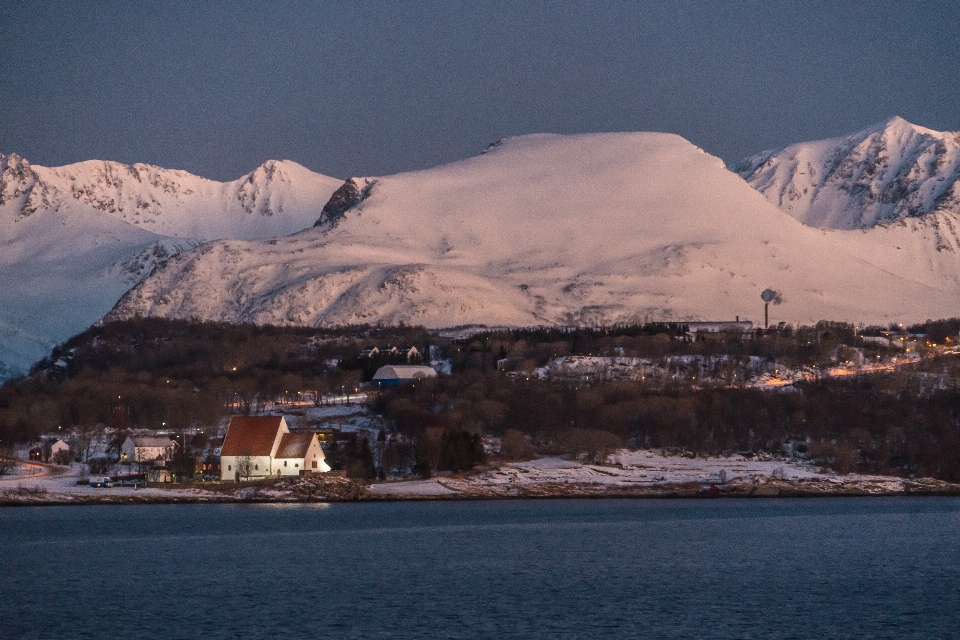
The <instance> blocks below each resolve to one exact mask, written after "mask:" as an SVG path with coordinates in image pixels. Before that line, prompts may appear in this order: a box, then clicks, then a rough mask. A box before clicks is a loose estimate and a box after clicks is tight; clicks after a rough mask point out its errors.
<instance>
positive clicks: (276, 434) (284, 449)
mask: <svg viewBox="0 0 960 640" xmlns="http://www.w3.org/2000/svg"><path fill="white" fill-rule="evenodd" d="M326 471H330V467H329V466H328V465H327V463H326V462H325V458H324V455H323V449H321V448H320V441H319V440H318V439H317V436H316V435H315V434H313V433H290V428H289V427H288V426H287V422H286V420H284V419H283V417H282V416H263V417H235V418H233V419H232V420H231V421H230V426H229V427H228V428H227V437H226V438H224V440H223V447H222V448H221V449H220V479H221V480H235V481H236V482H240V481H241V480H253V479H258V478H266V477H270V476H297V475H303V474H305V473H324V472H326Z"/></svg>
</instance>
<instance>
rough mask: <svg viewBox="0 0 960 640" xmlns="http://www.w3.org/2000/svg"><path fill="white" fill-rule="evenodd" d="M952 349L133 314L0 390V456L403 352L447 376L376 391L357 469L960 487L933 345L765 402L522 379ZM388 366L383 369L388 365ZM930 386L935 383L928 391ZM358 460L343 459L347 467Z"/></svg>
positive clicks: (682, 389) (334, 379) (824, 336)
mask: <svg viewBox="0 0 960 640" xmlns="http://www.w3.org/2000/svg"><path fill="white" fill-rule="evenodd" d="M881 331H887V332H890V331H903V332H909V333H910V334H912V335H913V336H918V335H922V336H923V338H922V343H923V344H924V345H927V344H931V343H932V342H933V341H935V342H936V343H938V344H941V345H942V344H949V343H950V341H956V340H957V337H958V332H960V320H957V319H951V320H939V321H935V322H928V323H924V324H921V325H915V326H911V327H907V328H901V327H899V326H894V327H873V328H866V329H864V328H859V329H858V328H855V327H853V326H852V325H848V324H843V323H834V322H821V323H818V324H817V325H816V326H812V327H798V328H794V327H790V326H780V327H777V328H774V329H771V330H758V331H754V332H752V333H750V334H747V335H728V336H716V337H713V338H712V339H706V340H704V339H690V337H689V336H688V335H687V334H686V331H685V327H684V326H683V325H682V324H659V323H652V324H646V325H631V326H620V327H599V328H593V327H591V328H576V329H573V328H571V329H556V328H544V329H517V330H498V331H487V332H476V333H471V332H468V331H463V332H459V333H458V335H447V336H444V335H440V334H437V333H435V332H429V331H427V330H425V329H423V328H419V327H403V326H401V327H370V326H357V327H343V328H336V329H317V328H293V327H269V326H266V327H264V326H252V325H229V324H220V323H200V322H189V321H168V320H160V319H136V320H130V321H123V322H116V323H109V324H104V325H102V326H95V327H92V328H90V329H89V330H87V331H85V332H84V333H81V334H79V335H77V336H75V337H74V338H72V339H70V340H69V341H67V342H66V343H64V344H63V345H60V346H58V347H57V348H56V349H54V350H53V352H52V353H51V354H50V356H49V357H48V358H46V359H44V360H42V361H40V362H38V363H37V364H36V365H35V366H34V367H33V369H32V370H31V373H30V375H28V376H25V377H23V378H20V379H16V380H11V381H8V382H6V383H5V384H4V385H3V386H2V387H0V444H6V445H10V444H13V443H21V442H27V441H32V440H35V439H36V438H37V437H38V436H39V435H41V434H46V433H51V432H53V433H57V432H65V431H69V432H81V433H83V432H90V431H93V430H97V429H102V430H112V431H115V432H121V431H126V430H129V429H131V428H150V429H159V428H161V426H163V427H165V428H167V429H172V430H177V429H181V430H182V429H188V428H193V427H197V426H207V425H214V424H217V423H218V422H219V421H220V420H221V419H222V418H223V417H225V416H228V415H231V414H251V413H257V412H259V411H261V410H262V409H263V406H264V404H265V403H266V401H267V400H269V401H271V402H274V401H277V402H284V401H285V400H286V401H291V402H292V401H294V400H299V401H304V400H308V399H309V400H313V401H316V402H321V401H322V398H323V397H324V396H330V395H331V394H332V395H336V394H337V393H341V392H343V390H344V389H358V388H361V385H362V384H363V382H364V381H366V380H369V378H370V377H371V376H372V373H373V371H375V369H376V367H377V366H379V365H381V364H385V363H390V362H392V361H394V360H395V357H392V356H384V355H380V356H377V358H375V359H370V358H366V357H365V356H363V357H362V356H361V351H362V350H364V349H368V348H370V347H373V346H377V347H379V348H381V349H383V348H384V347H389V346H397V347H399V348H409V347H416V349H417V351H418V352H420V353H421V354H429V356H430V357H432V358H434V359H435V360H444V361H446V362H447V363H448V365H449V370H450V372H451V373H450V374H449V375H441V376H439V377H437V378H435V379H431V380H424V381H422V382H419V383H417V384H414V385H407V386H400V387H396V388H394V389H391V390H388V391H384V392H381V393H378V394H372V395H374V396H375V397H374V398H373V401H372V403H371V406H370V408H371V410H372V411H374V412H376V413H378V414H379V415H381V416H382V417H383V418H384V420H385V422H386V424H388V425H389V428H388V429H387V431H388V433H382V434H381V436H380V437H381V439H382V440H381V442H380V443H379V444H378V443H367V444H368V446H367V449H366V450H364V448H363V445H356V446H354V445H351V447H352V449H350V450H346V449H344V450H339V451H336V452H335V455H334V458H338V457H339V458H342V459H340V460H338V462H339V463H340V465H341V466H343V467H348V466H349V465H350V464H352V463H354V462H356V461H357V460H361V461H362V462H363V468H364V470H365V471H364V473H366V474H368V475H371V476H372V475H381V476H382V475H386V474H390V473H396V472H397V471H415V472H416V473H420V474H424V475H425V474H428V473H430V472H432V471H436V470H444V469H446V470H453V471H461V470H464V469H468V468H470V467H471V466H473V465H475V464H478V463H481V462H483V460H484V459H485V458H486V456H485V454H484V448H483V446H482V440H483V439H484V438H497V439H499V442H500V455H501V456H502V457H504V458H512V459H520V458H526V457H531V456H535V455H543V454H566V455H574V456H586V457H587V458H590V459H594V460H602V459H603V458H604V457H605V455H606V454H607V453H608V452H610V451H612V450H613V449H615V448H617V447H621V446H629V447H654V448H666V449H670V450H675V451H676V452H678V453H684V454H685V455H724V454H730V453H743V454H746V455H751V454H752V453H759V452H765V453H774V454H777V453H787V452H793V453H798V454H800V455H803V456H809V457H810V458H812V459H814V460H816V461H819V462H820V463H822V464H824V465H828V466H831V467H833V468H835V469H836V470H838V471H841V472H849V471H863V472H877V473H891V474H897V475H924V476H933V477H937V478H941V479H945V480H952V481H960V464H958V462H957V461H958V460H960V384H958V381H960V364H958V363H957V356H956V355H953V354H950V353H942V352H941V351H936V350H933V349H930V350H928V352H926V353H925V356H926V357H924V359H922V360H920V361H918V362H914V363H911V364H907V365H904V366H901V367H898V368H896V369H895V370H892V371H885V372H873V373H869V374H862V375H852V376H847V377H842V378H823V379H818V380H810V381H804V382H798V383H796V384H793V385H791V386H790V387H789V388H788V389H787V390H779V391H778V390H768V389H757V388H749V387H744V386H742V385H732V384H727V383H721V382H715V383H713V384H708V383H705V382H702V381H701V382H695V381H692V380H689V379H681V378H678V379H668V380H663V379H661V380H658V381H652V380H649V381H642V380H613V381H592V382H588V381H585V380H583V379H577V378H562V379H561V378H552V377H549V376H547V377H537V376H533V375H529V373H530V372H531V371H533V370H534V369H535V368H536V367H542V366H543V365H545V364H546V363H548V362H549V361H551V360H552V359H555V358H558V357H561V356H568V355H584V356H589V355H595V356H596V355H604V356H612V355H616V356H622V357H634V358H640V357H646V358H659V357H666V356H671V355H717V354H723V355H726V356H730V357H731V358H734V359H736V358H750V357H753V358H761V359H768V360H770V361H772V362H773V361H775V362H778V363H784V364H785V365H789V366H801V365H817V364H819V365H822V366H829V365H830V364H831V363H835V362H837V361H838V360H839V359H841V358H843V357H845V355H844V354H845V353H846V352H847V351H850V350H859V351H860V352H862V353H865V354H866V355H868V356H869V357H874V355H873V354H876V355H877V356H883V357H886V356H887V355H889V354H887V353H886V352H885V350H887V349H888V347H884V346H882V345H878V344H877V343H875V342H872V341H869V340H867V341H865V340H864V336H865V335H869V334H878V333H879V332H881ZM391 358H393V360H392V359H391ZM931 380H935V381H936V383H935V384H934V383H932V382H931ZM355 466H356V465H355Z"/></svg>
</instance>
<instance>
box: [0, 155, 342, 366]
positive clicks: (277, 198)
mask: <svg viewBox="0 0 960 640" xmlns="http://www.w3.org/2000/svg"><path fill="white" fill-rule="evenodd" d="M340 184H341V181H340V180H337V179H335V178H330V177H327V176H322V175H320V174H314V173H312V172H310V171H308V170H307V169H305V168H303V167H301V166H300V165H297V164H296V163H293V162H289V161H268V162H266V163H264V164H263V165H261V166H260V167H258V168H257V169H255V170H254V171H252V172H250V173H248V174H246V175H244V176H242V177H241V178H239V179H237V180H234V181H232V182H223V183H221V182H215V181H212V180H207V179H205V178H200V177H199V176H194V175H192V174H190V173H187V172H186V171H179V170H168V169H163V168H162V167H156V166H153V165H146V164H133V165H124V164H121V163H116V162H109V161H102V160H91V161H85V162H80V163H75V164H71V165H66V166H63V167H54V168H48V167H42V166H37V165H31V164H30V163H29V162H28V161H27V160H25V159H24V158H22V157H20V156H19V155H17V154H9V155H3V154H0V282H2V283H3V287H0V379H3V378H6V377H10V376H11V375H14V374H15V373H19V372H23V371H25V369H26V367H28V366H29V365H30V364H32V363H33V362H34V361H36V360H38V359H39V358H40V357H42V356H43V355H45V354H46V353H48V352H49V349H50V348H51V347H52V346H53V345H54V344H56V343H57V342H60V341H62V340H65V339H66V338H68V337H70V336H71V335H73V334H75V333H77V332H78V331H82V330H83V329H85V328H86V327H88V326H89V325H90V324H91V323H93V322H94V321H96V320H98V319H99V318H100V317H102V316H103V315H104V314H105V313H106V312H108V311H109V310H110V309H111V308H112V307H113V305H114V304H115V303H116V301H117V300H118V299H119V298H120V296H121V295H123V293H125V292H126V291H127V290H128V289H129V288H130V287H132V286H134V285H135V284H136V283H137V282H139V281H140V280H141V279H142V278H143V277H145V276H146V275H147V274H149V273H150V272H151V271H152V270H153V269H154V267H156V266H157V265H158V264H161V263H162V262H163V261H165V260H167V259H169V258H170V257H171V256H173V255H175V254H177V253H179V252H180V251H183V250H186V249H192V248H195V247H197V246H198V245H200V244H201V243H202V242H205V241H208V240H213V239H217V238H224V237H227V238H231V237H233V238H244V239H256V238H264V239H267V238H272V237H276V236H281V235H287V234H289V233H293V232H295V231H298V230H300V229H303V228H305V227H309V226H310V225H311V224H313V221H314V220H315V219H316V217H317V215H318V213H319V211H320V210H321V209H322V207H323V204H324V203H325V202H326V201H327V200H328V199H329V197H330V195H331V194H332V193H333V191H334V190H335V189H336V188H337V187H338V186H339V185H340Z"/></svg>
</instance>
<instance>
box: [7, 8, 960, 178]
mask: <svg viewBox="0 0 960 640" xmlns="http://www.w3.org/2000/svg"><path fill="white" fill-rule="evenodd" d="M958 107H960V3H956V2H943V3H924V2H910V3H906V2H904V3H900V2H891V3H883V2H873V1H871V2H783V3H779V2H756V3H750V2H731V3H721V2H649V3H648V2H599V1H595V0H594V1H591V2H584V3H572V2H543V3H540V2H532V1H531V2H504V3H496V2H488V1H484V2H455V1H452V0H450V1H444V2H435V3H434V2H323V3H284V2H268V1H264V0H259V1H255V2H236V1H231V2H162V3H151V2H116V3H114V2H95V3H85V2H76V1H73V0H71V1H70V2H51V3H44V2H36V1H29V2H23V3H20V2H15V1H12V0H7V1H6V2H3V3H0V151H2V152H4V153H10V152H16V153H19V154H21V155H23V156H24V157H26V158H27V159H28V160H30V161H31V162H33V163H35V164H41V165H48V166H54V165H61V164H66V163H69V162H76V161H79V160H85V159H91V158H100V159H109V160H118V161H121V162H147V163H152V164H158V165H161V166H165V167H169V168H180V169H186V170H188V171H191V172H193V173H197V174H200V175H204V176H207V177H210V178H215V179H220V180H228V179H233V178H236V177H239V176H240V175H241V174H243V173H245V172H247V171H249V170H251V169H252V168H254V167H255V166H257V165H258V164H260V163H261V162H262V161H264V160H267V159H270V158H287V159H291V160H295V161H297V162H299V163H301V164H303V165H305V166H307V167H308V168H310V169H313V170H314V171H319V172H321V173H326V174H329V175H333V176H336V177H339V178H346V177H349V176H351V175H377V174H387V173H393V172H397V171H403V170H408V169H416V168H422V167H427V166H431V165H435V164H439V163H442V162H447V161H451V160H457V159H460V158H464V157H468V156H471V155H474V154H476V153H477V152H479V151H480V150H481V149H483V148H484V147H485V146H486V145H487V144H488V143H490V142H492V141H494V140H496V139H498V138H500V137H503V136H510V135H518V134H524V133H535V132H555V133H577V132H591V131H669V132H673V133H678V134H680V135H682V136H684V137H686V138H687V139H689V140H691V141H692V142H693V143H695V144H697V145H699V146H701V147H703V148H704V149H706V150H707V151H709V152H711V153H714V154H716V155H719V156H721V157H722V158H723V159H724V160H726V161H727V162H733V161H736V160H739V159H740V158H741V157H743V156H745V155H748V154H751V153H754V152H756V151H759V150H762V149H765V148H770V147H776V146H783V145H786V144H789V143H792V142H798V141H801V140H811V139H817V138H824V137H831V136H836V135H841V134H844V133H850V132H853V131H856V130H858V129H861V128H863V127H865V126H867V125H869V124H872V123H874V122H877V121H880V120H883V119H886V118H888V117H890V116H893V115H901V116H903V117H904V118H906V119H908V120H910V121H911V122H914V123H916V124H920V125H923V126H927V127H930V128H934V129H940V130H951V131H956V130H960V109H958Z"/></svg>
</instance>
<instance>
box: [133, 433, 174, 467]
mask: <svg viewBox="0 0 960 640" xmlns="http://www.w3.org/2000/svg"><path fill="white" fill-rule="evenodd" d="M176 446H177V443H176V442H174V441H173V440H171V439H170V438H157V437H151V436H127V439H126V440H124V441H123V444H122V445H120V462H136V463H140V464H153V463H154V462H156V461H157V460H158V459H159V460H160V461H161V462H165V461H167V460H170V459H171V458H173V452H174V449H175V448H176Z"/></svg>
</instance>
